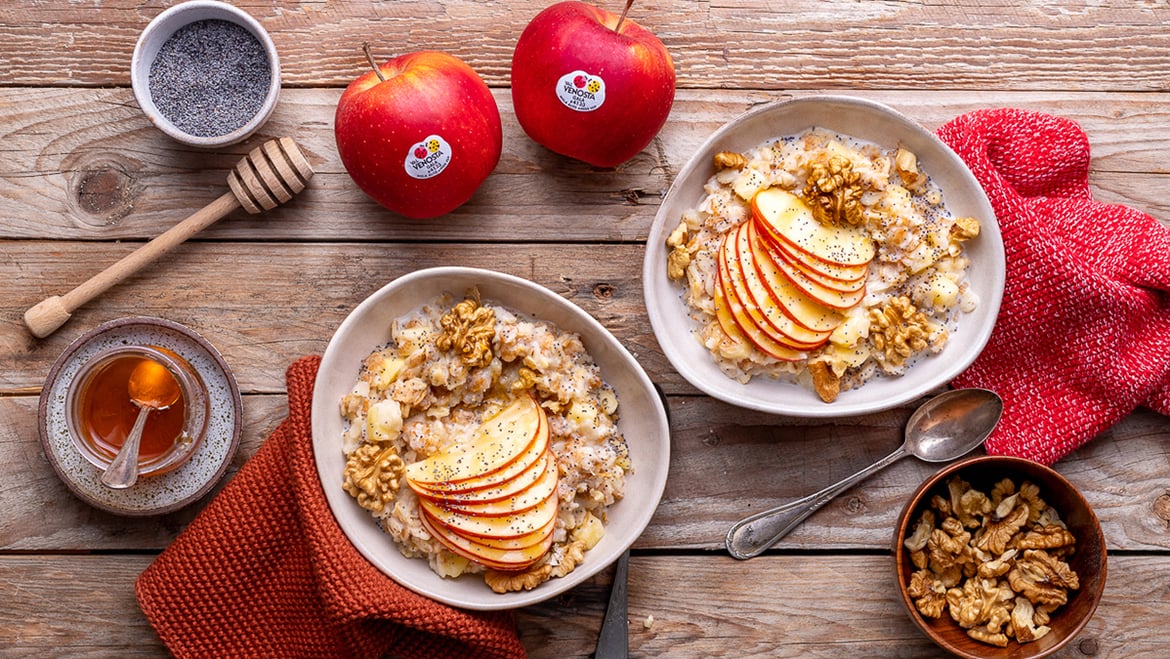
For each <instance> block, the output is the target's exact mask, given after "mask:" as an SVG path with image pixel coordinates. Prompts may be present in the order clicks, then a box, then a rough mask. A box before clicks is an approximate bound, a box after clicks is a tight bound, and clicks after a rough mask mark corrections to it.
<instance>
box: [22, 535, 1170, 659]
mask: <svg viewBox="0 0 1170 659" xmlns="http://www.w3.org/2000/svg"><path fill="white" fill-rule="evenodd" d="M152 559H153V557H152V556H149V555H133V556H62V555H50V556H22V555H4V556H0V597H3V598H4V601H5V602H6V604H5V606H4V607H0V657H13V658H17V657H20V658H23V657H28V656H41V655H42V654H43V653H44V652H45V651H46V650H47V649H49V648H52V650H53V652H54V654H55V655H56V656H70V657H109V656H119V657H165V656H167V653H166V651H165V648H163V647H162V644H161V642H160V641H159V640H158V637H157V635H156V634H155V633H154V630H153V629H152V628H151V627H150V623H149V622H148V621H147V620H146V618H145V616H143V614H142V613H141V611H139V610H138V608H137V606H136V603H135V600H134V593H133V585H134V580H135V579H136V578H137V576H138V574H139V573H140V572H141V571H142V570H143V569H145V568H146V566H147V565H148V564H149V563H150V561H151V560H152ZM889 560H890V559H889V558H888V557H886V556H872V555H864V554H862V555H839V556H818V555H812V556H763V557H760V558H756V559H753V560H751V561H747V562H739V561H735V560H734V559H731V558H727V557H722V558H714V559H713V558H708V557H702V556H656V555H641V554H635V555H634V556H633V557H632V558H631V560H630V580H629V606H630V610H629V621H630V652H631V656H634V657H660V656H669V657H682V658H690V657H696V658H697V657H736V658H739V657H826V658H830V657H841V656H849V655H853V656H867V657H878V656H880V657H936V656H939V650H938V648H936V647H935V646H933V645H932V644H930V642H929V641H927V640H926V639H925V638H924V637H923V636H922V635H921V634H919V633H918V631H917V630H916V629H915V628H914V627H913V625H912V623H911V622H910V619H909V618H908V617H907V615H906V613H905V611H904V610H903V609H902V608H901V604H900V602H898V600H897V591H896V589H895V588H894V584H893V582H892V575H891V572H892V568H891V565H890V563H889ZM611 574H612V573H611V571H609V570H606V571H603V572H602V573H600V574H599V575H597V576H596V577H594V578H592V579H591V580H589V581H587V582H586V583H584V584H582V585H581V586H580V587H578V588H575V589H574V590H572V591H571V592H569V593H567V594H565V595H563V596H561V597H559V598H555V599H553V600H551V601H549V602H546V603H544V604H540V605H537V606H531V607H527V608H524V609H520V610H519V611H517V615H516V620H517V626H518V629H519V630H520V634H521V640H522V641H523V643H524V645H525V647H526V648H527V649H528V651H529V655H530V656H531V657H532V658H533V659H546V658H548V659H553V658H563V657H586V656H589V655H590V654H591V653H592V651H593V644H594V643H595V642H596V636H597V631H598V630H599V629H600V627H601V618H602V616H603V614H604V608H605V597H606V593H607V592H608V587H609V580H610V579H611V578H612V576H611ZM682 575H685V577H686V578H680V576H682ZM1168 575H1170V558H1167V557H1165V556H1157V557H1149V556H1112V557H1110V561H1109V581H1108V583H1107V584H1106V587H1105V594H1104V597H1103V599H1102V602H1101V605H1100V606H1099V607H1098V609H1097V613H1096V615H1095V616H1094V617H1093V618H1092V619H1091V620H1090V621H1089V623H1088V625H1087V626H1086V628H1085V629H1084V630H1083V631H1082V632H1081V634H1080V635H1079V636H1078V637H1077V638H1076V639H1074V641H1073V642H1072V643H1071V644H1070V645H1069V646H1067V647H1066V648H1065V649H1064V650H1063V651H1062V652H1060V653H1059V654H1057V655H1055V656H1057V657H1062V658H1066V659H1067V658H1074V657H1097V658H1101V659H1111V658H1120V657H1125V658H1130V657H1143V658H1144V657H1150V658H1153V657H1160V656H1163V655H1164V651H1165V640H1164V632H1163V626H1164V620H1163V619H1162V618H1161V616H1160V615H1159V613H1158V611H1159V609H1157V608H1155V607H1152V606H1151V605H1150V603H1151V602H1155V601H1158V600H1159V599H1160V598H1164V597H1165V593H1166V592H1167V589H1170V576H1168ZM713 589H718V593H719V601H720V605H719V606H717V607H716V606H712V605H711V596H712V592H713ZM843 594H844V596H843ZM62 602H68V603H69V610H70V612H71V613H70V614H68V615H63V614H62V610H61V609H62V605H61V603H62ZM112 612H118V614H117V615H116V616H115V615H112Z"/></svg>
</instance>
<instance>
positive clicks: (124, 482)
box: [102, 405, 150, 490]
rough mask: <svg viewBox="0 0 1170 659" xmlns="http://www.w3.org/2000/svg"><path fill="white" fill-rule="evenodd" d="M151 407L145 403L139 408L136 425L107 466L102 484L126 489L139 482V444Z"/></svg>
mask: <svg viewBox="0 0 1170 659" xmlns="http://www.w3.org/2000/svg"><path fill="white" fill-rule="evenodd" d="M148 414H150V408H149V407H146V406H145V405H144V406H143V407H142V409H140V410H138V418H136V419H134V427H133V428H131V429H130V434H129V435H127V436H126V441H125V442H124V443H123V444H122V448H120V449H118V454H117V455H115V456H114V461H113V462H111V463H110V466H109V467H106V471H105V473H103V474H102V484H104V485H105V486H106V487H110V488H113V489H115V490H121V489H125V488H127V487H130V486H131V485H133V484H134V483H136V482H138V445H139V444H140V443H142V429H143V428H144V427H145V426H146V416H147V415H148Z"/></svg>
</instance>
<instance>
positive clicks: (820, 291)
mask: <svg viewBox="0 0 1170 659" xmlns="http://www.w3.org/2000/svg"><path fill="white" fill-rule="evenodd" d="M765 255H766V257H767V258H769V259H770V260H771V262H772V264H773V265H774V266H775V267H776V269H777V270H779V271H780V272H781V273H782V274H783V276H784V277H785V278H787V279H788V281H790V282H792V284H793V285H794V286H795V287H796V288H798V289H799V290H800V291H801V292H803V293H804V294H805V295H807V296H808V297H810V298H812V299H813V300H815V301H816V302H817V303H819V304H822V305H824V306H826V307H830V308H832V309H838V310H845V309H852V308H853V307H855V306H857V304H858V303H859V302H861V301H862V300H863V299H865V291H866V289H865V287H864V286H862V287H861V288H859V289H857V290H855V291H853V292H850V293H844V292H842V291H839V290H834V289H831V288H827V287H825V286H824V285H823V284H821V283H820V282H817V281H815V280H813V279H812V278H811V277H809V276H808V275H806V274H805V273H804V272H802V271H801V270H800V269H799V268H796V267H793V266H792V265H791V264H790V263H788V262H786V261H784V260H783V259H782V258H779V257H778V256H776V255H775V253H773V252H771V251H766V252H765Z"/></svg>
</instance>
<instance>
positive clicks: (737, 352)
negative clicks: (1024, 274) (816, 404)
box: [663, 128, 980, 402]
mask: <svg viewBox="0 0 1170 659" xmlns="http://www.w3.org/2000/svg"><path fill="white" fill-rule="evenodd" d="M714 165H715V169H716V173H715V174H714V175H713V176H712V177H711V178H710V179H709V180H708V181H707V182H706V185H705V187H704V193H705V194H704V197H703V199H702V201H701V203H700V204H699V205H698V207H696V208H692V209H689V210H687V211H685V212H684V213H683V215H682V217H681V220H680V222H679V223H678V225H677V226H676V227H675V229H674V230H673V231H672V232H671V233H670V235H669V237H668V238H667V239H666V244H667V248H668V256H667V262H666V263H665V264H663V265H664V267H665V268H666V270H667V274H668V276H669V277H670V279H671V280H672V281H674V282H677V283H678V284H679V286H680V287H681V294H682V297H683V300H684V302H685V304H686V306H687V309H688V311H689V313H690V315H691V317H692V319H693V320H694V322H695V328H696V329H695V332H694V334H695V336H696V337H697V339H698V340H699V341H700V342H701V343H702V345H703V346H705V347H706V348H707V349H708V350H709V351H710V353H711V355H712V358H713V359H714V360H715V362H716V363H717V364H718V366H719V368H720V369H721V370H722V371H723V372H724V373H725V374H726V375H727V376H728V377H730V378H733V379H735V380H736V381H739V382H745V383H746V382H748V381H750V380H751V379H752V378H756V377H762V378H774V379H786V380H793V381H797V382H800V383H802V384H803V385H805V386H808V387H809V388H812V389H814V390H815V391H816V392H817V394H818V395H819V396H820V397H821V399H822V400H824V401H826V402H832V401H833V400H834V399H835V398H836V397H837V395H838V394H839V392H840V391H843V390H847V389H852V388H856V387H859V386H862V385H863V384H864V383H865V382H866V381H868V380H870V379H871V378H874V377H879V376H897V375H899V374H902V373H904V372H905V371H906V369H908V368H912V367H913V364H914V363H915V362H916V361H917V360H919V359H922V358H926V357H928V356H930V355H932V354H937V353H939V352H941V350H942V349H943V347H944V346H945V345H946V344H947V341H948V340H949V338H950V337H951V335H952V334H954V332H955V331H956V330H957V329H958V327H959V324H960V321H961V316H962V315H963V314H964V313H969V312H971V311H973V310H974V309H975V308H976V307H977V306H978V304H979V299H978V296H977V295H976V294H975V292H974V291H972V290H971V287H970V284H969V282H968V280H967V272H968V268H969V265H970V261H969V259H968V256H967V253H966V249H965V244H966V242H967V241H969V240H971V239H974V238H975V237H976V236H978V234H979V228H980V223H979V220H978V219H977V218H972V217H956V216H955V215H953V214H952V213H951V212H950V211H949V210H948V209H947V207H946V205H945V203H944V199H943V193H942V191H941V190H940V189H939V188H938V186H937V185H936V184H935V183H934V182H933V181H932V180H931V179H930V177H929V175H928V174H929V173H928V172H923V171H921V170H920V169H919V163H918V158H917V156H916V155H915V154H914V153H912V152H911V151H909V150H907V149H905V148H903V147H901V146H898V147H894V148H887V147H883V146H879V145H877V144H873V143H870V142H863V141H861V140H857V139H854V138H851V137H849V136H844V135H840V134H836V133H832V132H829V131H825V130H821V129H815V128H814V129H809V130H807V131H805V132H803V133H801V134H799V135H795V136H789V137H782V138H776V139H771V140H768V141H766V142H764V143H762V144H760V145H758V146H756V147H755V148H753V149H751V150H749V151H747V152H745V153H731V152H725V153H719V154H717V155H716V156H715V158H714Z"/></svg>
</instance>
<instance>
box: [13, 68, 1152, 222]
mask: <svg viewBox="0 0 1170 659" xmlns="http://www.w3.org/2000/svg"><path fill="white" fill-rule="evenodd" d="M809 93H810V92H789V91H786V92H759V91H755V92H743V91H715V92H712V91H684V92H681V93H680V94H679V98H678V101H677V102H676V104H675V107H674V110H673V111H672V114H671V117H670V119H669V120H668V122H667V124H666V126H665V127H664V128H663V130H662V131H661V133H660V134H659V136H658V137H657V138H656V139H655V141H654V142H653V143H652V144H651V145H650V146H649V147H647V149H646V150H645V151H643V152H642V153H641V154H639V155H638V156H636V157H635V158H634V159H633V160H631V161H630V162H628V163H626V164H624V165H622V166H620V167H618V168H617V169H611V170H597V169H593V168H590V167H588V166H587V165H585V164H584V163H580V162H577V161H573V160H570V159H568V158H564V157H562V156H558V155H556V154H554V153H552V152H550V151H547V150H545V149H543V148H542V147H540V146H538V145H536V144H535V143H534V142H532V141H531V140H530V139H528V137H527V136H526V135H525V134H524V133H523V131H522V130H521V129H520V127H519V124H517V123H516V119H515V115H514V114H513V113H512V109H511V97H510V95H509V93H508V92H507V91H506V90H502V91H496V92H495V94H496V100H497V103H498V105H499V106H500V109H501V111H502V115H503V122H504V144H505V147H504V153H503V156H502V158H501V161H500V164H499V165H498V166H497V168H496V170H495V171H494V173H493V174H492V175H491V176H490V177H489V178H488V179H487V181H486V182H485V183H484V185H483V186H482V187H481V188H480V190H479V191H478V192H477V193H476V194H475V196H474V197H472V199H471V200H470V201H469V202H468V203H467V204H465V205H464V206H463V207H461V208H459V209H458V210H456V211H455V212H453V213H451V214H449V215H447V216H444V217H441V218H437V219H433V220H410V219H407V218H403V217H400V216H397V215H395V214H393V213H391V212H389V211H387V210H384V209H382V208H381V207H380V206H378V205H377V204H375V203H374V202H372V201H371V200H370V199H369V198H368V197H366V196H365V195H364V194H363V193H362V192H361V191H360V190H358V188H357V187H356V186H355V185H354V184H353V182H352V181H351V180H350V179H349V176H348V175H347V174H346V173H345V170H344V168H343V167H342V165H341V162H340V159H339V158H338V156H337V151H336V146H335V144H334V139H333V130H332V125H333V111H334V109H335V107H336V103H337V98H338V96H339V94H340V92H339V91H334V90H300V89H290V90H287V91H286V93H285V94H283V95H282V96H281V104H280V106H279V107H278V109H277V111H276V113H275V115H274V116H273V119H272V120H271V121H270V122H269V123H268V124H267V125H266V126H265V128H264V129H263V131H262V133H261V134H260V135H258V136H256V137H254V138H253V139H252V140H249V141H248V142H246V143H244V144H242V145H238V146H236V147H232V148H229V149H224V150H222V151H216V152H201V151H189V150H184V149H181V148H178V147H177V146H176V144H175V143H173V142H172V141H170V140H169V139H168V138H166V137H165V136H164V135H163V134H162V133H161V132H160V131H158V130H156V129H154V128H153V127H152V126H151V125H150V124H149V123H148V122H147V120H146V119H145V117H144V116H142V113H141V112H140V111H139V110H138V107H137V105H136V104H135V102H134V100H133V96H132V95H131V94H130V92H129V90H126V89H92V90H90V89H62V88H56V89H29V88H7V89H0V126H2V127H3V128H0V137H2V138H3V143H4V146H3V152H4V166H3V168H0V218H2V219H3V222H2V226H0V238H55V239H68V240H128V239H138V240H142V239H148V238H151V237H154V236H156V235H158V234H159V233H162V232H163V231H164V230H166V229H167V228H169V227H171V226H173V225H174V224H176V223H178V222H179V221H180V220H182V219H183V218H185V217H187V216H188V215H190V214H191V213H193V212H194V211H195V210H197V209H199V208H201V207H202V206H204V205H206V204H207V203H209V202H210V201H212V200H213V199H215V198H216V197H218V196H220V195H221V194H223V193H224V192H226V191H227V187H226V180H227V172H228V171H229V170H230V169H231V168H232V167H234V166H235V164H236V163H237V162H238V161H239V160H240V158H241V157H243V155H244V154H245V153H247V151H248V150H250V149H251V148H253V147H254V146H256V145H258V144H260V143H261V142H263V141H264V140H266V139H269V138H271V137H275V136H283V135H288V136H292V137H293V138H295V139H296V140H297V141H298V143H300V144H301V146H302V148H304V150H305V151H306V153H307V154H308V156H309V158H310V160H311V161H312V162H313V164H314V167H315V168H316V170H317V175H316V176H315V177H314V179H313V180H312V181H311V182H310V185H309V188H308V189H307V190H306V191H305V192H303V193H301V194H300V195H299V196H298V198H297V199H295V200H293V201H292V202H290V203H289V204H288V205H286V206H282V207H280V208H277V209H275V210H273V211H270V212H267V213H265V214H263V215H257V216H249V215H247V214H246V213H245V212H243V211H237V212H235V213H233V214H232V215H230V216H229V217H228V218H225V219H224V220H222V221H220V222H219V223H217V224H216V225H215V226H213V227H211V228H209V229H207V230H206V231H205V232H203V233H202V234H200V235H199V236H196V238H195V239H196V240H247V241H256V240H261V241H271V240H279V239H287V240H298V241H299V240H324V241H333V240H338V239H341V240H347V241H357V240H363V241H394V242H399V241H404V242H410V241H419V240H442V241H471V242H483V241H493V242H494V241H521V242H526V241H532V240H538V241H539V240H546V239H547V237H548V236H556V237H557V239H558V240H561V241H566V242H580V241H606V242H613V241H623V242H625V241H644V240H645V239H646V235H647V233H648V231H649V228H650V225H651V224H652V223H653V221H654V215H655V212H656V211H657V208H658V203H659V201H660V200H661V198H662V196H663V195H664V194H665V193H666V190H667V189H668V188H669V186H670V183H671V181H672V180H673V177H674V176H675V174H676V173H677V172H678V171H679V170H681V168H682V167H683V165H684V164H685V163H686V161H687V160H688V159H689V158H690V156H691V155H692V154H693V153H694V152H695V151H697V150H698V148H699V146H700V145H701V144H702V142H703V140H705V139H706V138H707V136H708V135H710V134H711V133H712V132H714V131H715V130H716V129H717V128H719V126H721V125H722V124H724V123H725V122H727V121H729V120H731V119H733V118H734V117H735V116H737V115H738V114H740V113H741V112H743V111H745V110H747V109H748V108H750V107H753V106H755V105H757V104H760V103H764V102H767V101H770V100H777V99H785V98H792V97H797V96H807V95H809ZM848 93H855V92H852V91H850V92H848ZM857 95H860V96H864V97H865V98H870V99H873V100H876V101H881V102H884V103H887V104H889V105H891V106H893V107H895V108H896V109H898V110H901V111H903V112H905V113H906V114H907V115H908V116H910V117H913V118H914V119H916V120H918V121H919V122H921V123H922V124H923V125H924V126H926V127H928V128H930V129H936V128H938V127H939V126H940V125H942V124H943V123H945V122H946V121H948V120H950V119H952V118H954V117H955V116H958V115H960V114H962V113H964V112H969V111H972V110H976V109H979V108H988V107H1004V106H1011V107H1020V108H1024V109H1030V110H1036V111H1041V112H1048V113H1052V114H1057V115H1061V116H1066V117H1070V118H1073V119H1075V120H1077V121H1078V122H1080V123H1081V125H1082V126H1083V127H1084V129H1085V130H1086V132H1087V133H1088V135H1089V138H1090V142H1091V144H1092V148H1093V153H1094V159H1093V171H1092V174H1091V182H1092V183H1093V184H1094V188H1095V190H1096V192H1097V193H1098V194H1099V195H1100V197H1101V198H1102V200H1104V201H1108V202H1111V203H1124V204H1129V205H1132V206H1134V207H1136V208H1140V209H1143V210H1146V211H1147V212H1149V213H1152V214H1154V215H1155V216H1158V217H1160V218H1161V219H1162V220H1163V221H1165V222H1167V223H1170V202H1167V200H1166V198H1165V195H1162V194H1160V192H1159V191H1160V190H1162V189H1163V188H1165V187H1166V181H1167V179H1168V178H1170V167H1168V165H1167V160H1166V158H1165V157H1164V154H1165V153H1166V152H1167V151H1168V150H1170V111H1168V110H1167V108H1168V107H1170V94H1127V95H1122V94H1071V93H1065V92H1053V93H1043V94H1041V93H1015V94H1006V93H998V92H997V93H994V94H992V93H986V92H985V93H966V92H930V93H924V92H913V91H906V92H884V91H867V92H863V93H859V94H857Z"/></svg>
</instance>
